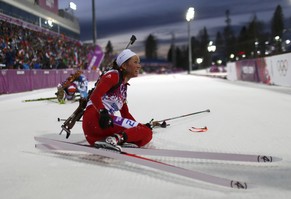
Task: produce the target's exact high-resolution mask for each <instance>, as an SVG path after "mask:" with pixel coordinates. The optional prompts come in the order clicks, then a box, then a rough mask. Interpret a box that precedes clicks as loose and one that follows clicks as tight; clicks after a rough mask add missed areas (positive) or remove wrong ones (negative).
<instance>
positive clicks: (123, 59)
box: [116, 49, 136, 67]
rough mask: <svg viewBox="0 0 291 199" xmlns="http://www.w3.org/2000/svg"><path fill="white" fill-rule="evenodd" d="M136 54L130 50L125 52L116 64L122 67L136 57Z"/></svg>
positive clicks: (119, 56)
mask: <svg viewBox="0 0 291 199" xmlns="http://www.w3.org/2000/svg"><path fill="white" fill-rule="evenodd" d="M135 55H136V54H135V53H134V52H132V51H131V50H129V49H125V50H123V51H122V52H121V53H120V54H119V55H118V56H117V58H116V63H117V65H118V66H119V67H120V66H121V65H122V64H123V63H124V62H125V61H126V60H128V59H129V58H131V57H133V56H135Z"/></svg>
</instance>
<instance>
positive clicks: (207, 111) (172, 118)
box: [155, 109, 210, 122]
mask: <svg viewBox="0 0 291 199" xmlns="http://www.w3.org/2000/svg"><path fill="white" fill-rule="evenodd" d="M209 112H210V110H209V109H206V110H204V111H198V112H194V113H189V114H185V115H180V116H176V117H171V118H167V119H163V120H159V121H155V122H166V121H169V120H174V119H179V118H183V117H188V116H191V115H197V114H200V113H209Z"/></svg>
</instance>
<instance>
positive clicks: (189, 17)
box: [186, 7, 195, 74]
mask: <svg viewBox="0 0 291 199" xmlns="http://www.w3.org/2000/svg"><path fill="white" fill-rule="evenodd" d="M194 15H195V10H194V8H193V7H189V8H188V10H187V13H186V20H187V22H188V48H189V49H188V52H189V69H188V74H190V72H191V70H192V46H191V35H190V22H191V20H193V19H194Z"/></svg>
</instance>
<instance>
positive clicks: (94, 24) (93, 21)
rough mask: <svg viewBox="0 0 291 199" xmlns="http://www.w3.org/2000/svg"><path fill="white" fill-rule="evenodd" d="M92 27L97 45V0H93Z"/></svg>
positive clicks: (94, 41) (94, 42)
mask: <svg viewBox="0 0 291 199" xmlns="http://www.w3.org/2000/svg"><path fill="white" fill-rule="evenodd" d="M92 27H93V44H94V45H96V39H97V29H96V17H95V0H92Z"/></svg>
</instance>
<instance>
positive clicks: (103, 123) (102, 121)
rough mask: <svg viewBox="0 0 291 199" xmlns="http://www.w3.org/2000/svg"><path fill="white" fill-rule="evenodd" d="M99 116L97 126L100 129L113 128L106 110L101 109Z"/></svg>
mask: <svg viewBox="0 0 291 199" xmlns="http://www.w3.org/2000/svg"><path fill="white" fill-rule="evenodd" d="M99 114H100V117H99V125H100V127H101V128H102V129H105V128H109V127H113V119H112V118H111V117H110V115H109V113H108V111H107V110H106V109H101V110H100V112H99Z"/></svg>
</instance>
